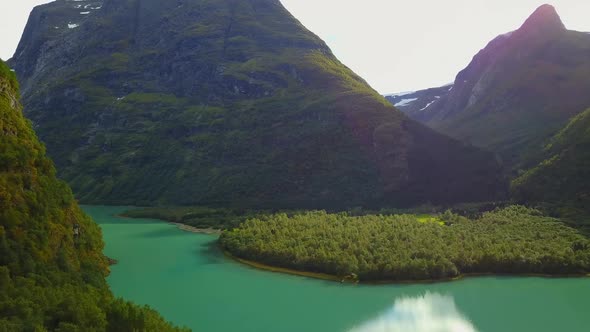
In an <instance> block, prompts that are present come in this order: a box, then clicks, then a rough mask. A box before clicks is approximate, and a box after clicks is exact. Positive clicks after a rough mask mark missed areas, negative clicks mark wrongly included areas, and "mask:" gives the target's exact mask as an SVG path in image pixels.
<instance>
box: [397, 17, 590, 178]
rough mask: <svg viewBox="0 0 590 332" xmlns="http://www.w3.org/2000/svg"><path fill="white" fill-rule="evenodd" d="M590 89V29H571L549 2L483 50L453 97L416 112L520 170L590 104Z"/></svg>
mask: <svg viewBox="0 0 590 332" xmlns="http://www.w3.org/2000/svg"><path fill="white" fill-rule="evenodd" d="M589 88H590V34H587V33H583V32H577V31H569V30H566V28H565V27H564V25H563V23H562V22H561V19H560V18H559V15H558V14H557V12H556V10H555V8H553V7H551V6H549V5H544V6H541V7H540V8H539V9H537V10H536V11H535V12H534V13H533V14H532V15H531V17H530V18H529V19H528V20H527V21H526V22H525V23H524V24H523V25H522V27H521V28H519V29H518V30H516V31H513V32H510V33H507V34H504V35H500V36H498V37H497V38H496V39H494V40H493V41H491V42H490V43H489V44H488V45H487V46H486V47H485V48H484V49H483V50H482V51H481V52H479V53H478V54H477V55H476V56H475V57H474V58H473V61H472V62H471V63H470V64H469V66H467V68H465V69H464V70H463V71H461V72H460V73H459V74H458V75H457V78H456V80H455V83H454V85H453V89H452V90H451V91H449V93H448V96H446V97H443V98H441V100H440V101H437V102H435V103H434V104H433V105H431V106H430V107H429V108H428V109H425V110H423V111H421V112H416V111H415V110H410V112H409V113H408V115H409V116H410V117H412V118H414V119H416V120H418V121H421V122H423V123H425V124H428V125H429V126H431V127H433V128H435V129H437V130H439V131H441V132H443V133H446V134H448V135H450V136H453V137H455V138H457V139H460V140H463V141H466V142H468V143H471V144H474V145H476V146H479V147H483V148H486V149H489V150H492V151H494V152H498V153H500V154H501V155H502V157H503V158H504V161H505V163H506V164H507V165H510V166H512V167H514V168H516V169H518V168H520V167H522V162H523V161H524V160H525V159H527V157H528V156H530V155H534V154H536V153H539V152H540V151H541V150H542V147H543V144H544V142H545V141H546V140H547V139H549V138H550V137H551V136H552V135H553V134H555V133H556V132H557V131H558V130H559V129H560V128H562V127H563V126H564V125H565V124H566V123H567V121H568V120H569V119H570V118H571V117H572V116H574V115H576V114H578V113H579V112H580V111H581V110H583V109H585V108H586V107H587V106H588V105H590V94H588V93H587V92H588V89H589Z"/></svg>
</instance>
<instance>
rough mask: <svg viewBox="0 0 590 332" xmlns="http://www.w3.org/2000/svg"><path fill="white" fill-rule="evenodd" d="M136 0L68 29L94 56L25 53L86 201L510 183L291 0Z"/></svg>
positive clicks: (335, 199) (320, 204) (299, 195)
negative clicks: (410, 113)
mask: <svg viewBox="0 0 590 332" xmlns="http://www.w3.org/2000/svg"><path fill="white" fill-rule="evenodd" d="M137 4H138V2H137V1H131V0H121V1H108V2H105V4H104V8H103V9H102V13H101V15H88V17H87V18H86V19H85V21H84V22H82V23H81V24H82V25H81V26H80V28H79V29H72V31H71V32H67V33H68V36H67V37H68V40H71V43H72V44H73V45H76V47H79V48H80V49H84V50H85V51H84V54H83V55H82V56H76V57H72V56H71V55H70V53H67V52H68V50H67V47H63V48H62V47H51V48H50V49H49V50H48V51H47V52H45V51H44V52H40V51H39V52H36V51H35V50H36V49H37V48H35V47H29V46H31V45H30V44H35V43H36V41H35V40H29V39H28V38H32V37H30V36H29V35H26V36H24V39H23V41H22V43H21V46H22V47H21V49H19V50H18V51H17V54H18V56H17V57H16V58H15V59H14V65H15V68H16V70H17V73H18V74H19V77H20V78H21V83H23V86H26V89H25V92H24V96H25V103H26V105H27V116H29V117H30V118H31V119H32V120H33V121H34V122H35V123H36V124H37V125H38V129H37V130H38V133H39V136H40V137H41V138H42V140H43V141H44V142H45V143H46V144H47V147H48V152H49V154H50V155H51V156H52V157H53V159H54V160H55V161H56V163H57V166H58V169H59V171H60V177H62V178H64V179H65V180H66V181H68V183H69V184H70V185H71V186H72V189H73V191H74V192H75V193H76V195H77V198H79V199H80V201H81V202H83V203H87V204H115V205H133V206H157V205H171V204H174V205H206V206H224V207H231V208H238V209H247V208H258V209H269V208H289V209H298V208H334V209H336V208H340V209H342V208H347V207H351V206H365V207H373V206H411V205H415V204H416V203H426V202H432V203H448V202H458V201H479V200H494V199H497V198H499V197H502V195H504V194H505V193H506V192H507V183H506V181H504V179H503V178H502V176H501V170H500V167H499V165H498V163H497V162H496V160H495V158H494V157H493V156H492V155H491V154H489V153H486V152H482V151H480V150H478V149H476V148H472V147H466V146H463V145H462V144H461V143H458V142H456V141H454V140H451V139H449V138H446V137H443V136H441V135H439V134H437V133H435V132H433V131H432V130H430V129H428V128H426V127H424V126H422V125H419V124H417V123H415V122H413V121H411V120H409V119H407V118H406V117H404V116H403V115H402V114H401V113H399V112H398V111H396V110H395V109H394V108H393V107H392V106H391V105H389V104H388V103H387V102H386V101H385V99H384V98H382V97H381V96H379V95H378V94H377V93H376V92H375V91H374V90H373V89H371V88H370V86H369V85H368V84H367V83H366V82H365V81H364V80H363V79H362V78H360V77H359V76H358V75H356V74H355V73H354V72H352V71H351V70H350V69H349V68H347V67H346V66H344V65H343V64H342V63H340V62H339V61H338V60H337V58H336V57H335V56H334V55H333V54H332V52H331V51H330V49H329V48H328V47H327V46H326V44H325V43H324V42H323V41H322V40H320V39H319V38H318V37H317V36H315V35H314V34H313V33H311V32H309V31H308V30H307V29H305V27H303V26H302V25H301V24H300V23H299V22H298V21H297V20H296V19H295V18H293V17H292V16H291V15H290V14H289V13H288V12H287V11H286V9H285V8H284V7H283V6H282V5H280V3H279V2H276V1H268V0H252V1H232V0H187V1H182V5H181V6H179V5H178V3H177V2H174V1H160V0H142V1H141V6H137ZM68 5H70V6H71V5H73V3H68V2H65V3H64V2H55V3H52V4H48V5H46V6H44V7H42V8H41V9H39V10H38V12H39V13H45V12H47V15H48V16H51V15H52V13H53V11H55V10H57V9H56V8H59V7H60V6H68ZM79 16H80V15H79V14H76V17H79ZM196 18H198V19H196ZM47 20H49V21H51V20H52V19H50V18H48V19H47ZM44 22H45V21H35V20H34V17H32V21H31V23H30V24H29V28H30V29H35V28H38V29H44V28H45V26H44V24H45V23H44ZM32 35H33V34H31V36H32ZM59 40H61V39H50V40H48V41H45V42H43V43H58V44H59ZM43 43H42V44H43ZM35 45H37V44H35ZM44 45H47V44H44ZM153 45H157V48H154V46H153ZM42 49H43V50H45V48H42ZM64 52H66V53H64ZM41 57H42V59H43V62H44V63H46V64H47V65H46V66H43V69H42V70H40V71H39V72H35V73H32V72H31V68H40V67H39V66H31V65H27V64H30V63H36V61H38V59H39V58H41ZM63 59H69V60H68V62H66V63H64V61H63ZM69 61H71V63H70V62H69ZM56 68H59V70H54V69H56ZM45 69H47V70H45ZM47 96H50V97H49V98H48V97H47ZM448 179H452V181H449V180H448Z"/></svg>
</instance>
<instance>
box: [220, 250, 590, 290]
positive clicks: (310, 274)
mask: <svg viewBox="0 0 590 332" xmlns="http://www.w3.org/2000/svg"><path fill="white" fill-rule="evenodd" d="M221 250H222V251H223V254H224V255H225V256H226V257H228V258H230V259H232V260H234V261H236V262H238V263H241V264H244V265H246V266H249V267H251V268H255V269H258V270H262V271H267V272H273V273H283V274H290V275H296V276H300V277H307V278H313V279H319V280H326V281H334V282H339V283H345V284H361V285H368V286H383V285H412V284H416V285H419V284H437V283H446V282H453V281H460V280H463V279H468V278H480V277H514V278H545V279H567V278H570V279H573V278H590V273H585V274H562V275H552V274H539V273H528V274H524V273H522V274H506V273H463V274H460V275H458V276H456V277H452V278H441V279H427V280H378V281H362V280H360V281H356V282H351V281H349V280H346V279H345V278H341V277H338V276H335V275H331V274H326V273H316V272H305V271H298V270H294V269H289V268H283V267H276V266H271V265H267V264H264V263H259V262H255V261H251V260H247V259H243V258H240V257H237V256H234V255H233V254H232V253H230V252H229V251H227V250H223V249H221Z"/></svg>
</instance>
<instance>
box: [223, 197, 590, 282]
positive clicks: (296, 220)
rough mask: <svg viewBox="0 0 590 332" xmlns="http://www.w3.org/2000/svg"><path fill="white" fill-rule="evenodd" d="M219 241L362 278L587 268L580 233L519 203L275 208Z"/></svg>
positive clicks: (269, 260) (242, 251) (274, 260)
mask: <svg viewBox="0 0 590 332" xmlns="http://www.w3.org/2000/svg"><path fill="white" fill-rule="evenodd" d="M220 241H221V245H222V246H223V248H224V249H225V250H227V251H228V252H229V253H231V254H232V255H234V256H236V257H238V258H243V259H247V260H252V261H256V262H260V263H264V264H268V265H271V266H277V267H284V268H290V269H294V270H298V271H309V272H318V273H327V274H331V275H336V276H339V277H342V278H353V279H356V280H360V281H367V282H370V281H400V280H433V279H444V278H453V277H457V276H460V275H462V274H470V273H474V274H476V273H499V274H501V273H506V274H546V275H565V274H585V273H588V272H590V241H589V240H588V239H587V238H586V237H585V236H583V235H581V234H580V233H579V232H578V231H576V230H575V229H573V228H570V227H568V226H566V225H565V224H563V223H561V222H560V221H559V220H557V219H553V218H549V217H545V216H543V215H542V214H541V213H540V212H539V211H537V210H533V209H528V208H525V207H522V206H511V207H507V208H504V209H497V210H495V211H493V212H487V213H484V214H483V216H481V217H480V218H478V219H476V220H471V219H467V218H465V217H461V216H458V215H455V214H453V213H451V212H447V213H444V214H441V215H440V216H439V217H437V218H419V217H417V216H414V215H366V216H359V217H354V216H350V215H349V214H346V213H340V214H329V213H326V212H323V211H316V212H306V213H301V214H297V215H293V216H291V217H289V216H287V215H286V214H275V215H272V216H268V217H265V218H262V219H250V220H248V221H246V222H245V223H243V224H242V225H241V226H240V227H238V228H235V229H233V230H228V231H225V232H224V233H223V234H222V236H221V238H220Z"/></svg>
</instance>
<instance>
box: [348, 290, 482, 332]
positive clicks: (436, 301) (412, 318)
mask: <svg viewBox="0 0 590 332" xmlns="http://www.w3.org/2000/svg"><path fill="white" fill-rule="evenodd" d="M349 332H477V329H476V328H475V327H474V326H473V325H472V324H471V322H469V320H468V319H467V318H466V317H465V316H464V315H462V314H461V313H460V312H459V310H458V309H457V306H456V305H455V300H454V299H453V297H451V296H443V295H440V294H432V293H427V294H425V295H424V296H419V297H411V298H410V297H408V298H401V299H398V300H396V301H395V303H394V305H393V307H392V308H391V309H390V310H388V311H386V312H385V313H383V314H382V315H381V316H379V317H377V318H375V319H373V320H371V321H368V322H366V323H364V324H362V325H360V326H357V327H355V328H353V329H351V330H349Z"/></svg>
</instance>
